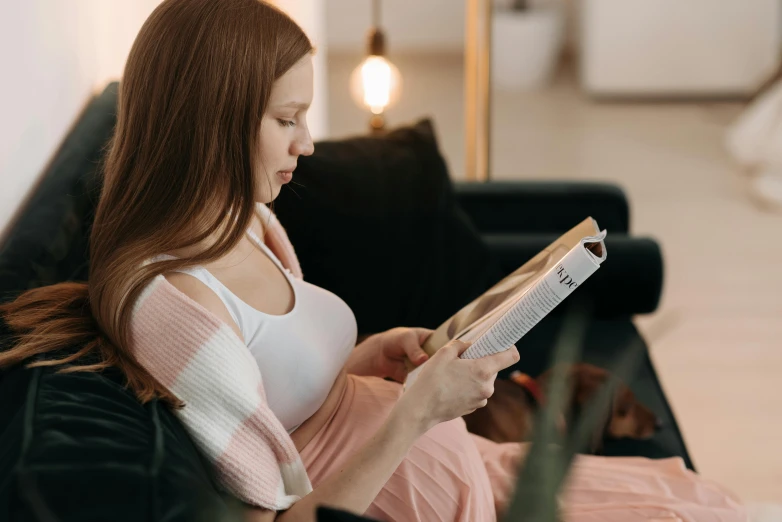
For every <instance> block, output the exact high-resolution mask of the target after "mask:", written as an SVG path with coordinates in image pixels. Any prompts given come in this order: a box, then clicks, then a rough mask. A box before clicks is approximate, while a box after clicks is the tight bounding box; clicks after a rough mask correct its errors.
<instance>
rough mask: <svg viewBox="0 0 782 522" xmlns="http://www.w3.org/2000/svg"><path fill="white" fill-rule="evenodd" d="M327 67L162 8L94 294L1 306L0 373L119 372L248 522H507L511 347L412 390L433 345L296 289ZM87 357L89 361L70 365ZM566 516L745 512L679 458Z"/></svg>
mask: <svg viewBox="0 0 782 522" xmlns="http://www.w3.org/2000/svg"><path fill="white" fill-rule="evenodd" d="M312 52H313V49H312V46H311V44H310V42H309V41H308V39H307V37H306V36H305V35H304V33H303V32H302V31H301V30H300V29H299V28H298V27H297V26H296V25H295V24H294V23H293V22H292V21H291V20H290V19H289V18H288V17H286V16H285V15H284V14H282V13H281V12H279V11H277V10H276V9H275V8H273V7H270V6H269V5H267V4H265V3H262V2H260V1H258V0H220V1H215V0H165V1H164V2H163V3H162V4H161V5H160V6H159V7H158V8H157V9H156V10H155V12H154V13H153V14H152V15H151V16H150V18H149V20H147V22H146V23H145V24H144V27H143V28H142V29H141V31H140V33H139V35H138V37H137V39H136V41H135V43H134V45H133V48H132V50H131V53H130V55H129V58H128V62H127V65H126V68H125V73H124V77H123V81H122V85H121V89H120V96H119V108H118V120H117V127H116V130H115V134H114V137H113V139H112V142H111V144H110V148H109V150H108V156H107V159H106V164H105V169H104V185H103V188H102V192H101V197H100V201H99V204H98V208H97V211H96V216H95V222H94V226H93V230H92V233H91V238H90V242H91V243H90V246H91V273H90V279H89V282H88V283H87V284H77V283H64V284H59V285H55V286H51V287H44V288H40V289H36V290H32V291H29V292H27V293H25V294H23V295H22V296H20V297H19V298H18V299H17V300H16V301H15V302H14V303H11V304H8V305H4V306H3V307H2V309H0V311H1V312H2V313H3V314H4V315H5V317H6V320H7V321H8V323H9V325H10V326H11V327H12V328H13V329H14V330H15V331H16V332H17V333H18V335H19V343H18V344H17V345H16V346H15V347H14V348H12V349H10V350H8V351H6V352H5V353H3V354H0V366H2V367H5V366H10V365H13V364H18V363H21V362H27V363H30V361H31V359H33V358H35V359H36V360H35V362H33V363H32V364H34V365H41V364H63V363H69V364H71V365H73V368H72V369H74V368H75V369H80V370H82V371H94V370H99V369H101V368H104V367H107V366H117V367H119V368H121V369H122V370H123V372H124V373H125V375H126V376H127V379H128V385H129V386H130V388H131V389H133V390H134V391H135V393H136V394H137V395H138V397H139V399H140V400H141V401H144V402H145V401H149V400H151V399H153V398H156V397H158V398H162V399H163V400H165V401H166V402H168V403H169V404H171V405H172V406H173V407H178V408H179V409H178V414H179V416H180V419H181V420H182V421H183V423H184V424H185V425H186V426H187V427H188V429H189V430H190V432H191V433H192V434H193V436H194V439H195V440H196V441H197V442H198V443H199V445H200V446H201V448H202V449H203V450H204V452H205V453H206V454H207V455H208V456H209V457H210V458H211V459H212V460H213V462H214V464H215V467H216V469H217V471H218V473H219V476H220V478H221V481H222V483H223V485H224V486H225V487H226V488H227V489H229V490H230V491H231V492H232V493H233V494H234V495H236V496H237V497H239V498H240V499H242V500H244V501H245V502H246V503H247V504H248V517H249V518H251V519H253V520H259V521H265V520H279V521H292V520H309V521H311V520H314V510H315V506H317V505H319V504H329V505H332V506H337V507H341V508H344V509H347V510H350V511H354V512H366V513H367V514H368V515H369V516H373V517H377V518H380V519H384V520H396V521H411V520H425V521H432V520H443V521H456V520H459V521H490V520H494V519H495V518H496V511H497V510H502V508H503V507H504V503H505V500H506V498H507V495H508V492H509V491H510V489H511V487H512V484H513V472H514V470H515V469H516V467H517V464H518V462H519V459H520V458H521V457H522V456H523V446H522V445H518V444H508V445H497V444H493V443H491V442H489V441H486V440H483V439H480V438H478V437H474V436H471V435H470V434H468V433H467V431H466V429H465V426H464V422H463V421H462V420H461V418H460V417H461V416H462V415H465V414H467V413H469V412H471V411H473V410H475V409H476V408H479V407H481V406H483V405H485V404H486V400H487V398H488V397H489V396H490V395H491V393H492V390H493V381H494V378H495V377H496V374H497V372H498V371H499V370H501V369H502V368H505V367H507V366H509V365H511V364H513V363H514V362H516V361H517V360H518V358H519V355H518V352H517V351H516V349H515V348H512V349H510V350H508V351H506V352H503V353H501V354H497V355H494V356H492V357H487V358H484V359H480V360H474V361H468V360H461V359H459V358H458V355H459V354H460V353H461V351H463V350H464V349H465V346H464V345H460V344H459V343H451V344H449V345H447V346H446V347H445V348H443V349H442V350H440V351H439V352H438V353H437V354H436V355H435V356H433V357H432V358H431V360H430V361H429V362H428V363H427V365H426V366H425V367H424V368H423V369H422V373H421V375H420V377H419V378H418V379H417V380H416V382H415V383H414V384H413V385H412V386H411V387H410V388H409V389H408V390H407V391H405V393H402V391H401V386H400V385H399V384H397V383H394V382H390V381H387V380H384V379H382V378H383V377H391V378H392V379H394V380H396V381H401V380H403V379H404V377H405V375H406V366H405V364H404V362H405V360H406V359H410V360H411V361H412V362H413V363H414V364H416V365H418V364H421V363H422V362H424V361H425V360H426V359H427V356H426V355H425V354H424V353H423V351H422V350H421V344H422V342H423V341H424V340H425V339H426V337H427V336H428V335H429V333H430V332H429V331H427V330H423V329H410V328H398V329H394V330H390V331H388V332H385V333H381V334H378V335H375V336H372V337H370V338H368V339H367V340H365V341H364V342H363V343H361V344H360V345H358V346H355V340H356V324H355V319H354V317H353V314H352V312H351V311H350V310H349V309H348V307H347V306H346V305H345V304H344V303H343V302H342V301H341V300H340V299H339V298H338V297H336V296H334V295H333V294H330V293H329V292H326V291H324V290H322V289H319V288H316V287H314V286H312V285H309V284H307V283H305V282H304V281H303V280H301V278H300V270H299V269H298V264H297V262H296V258H295V254H294V253H293V249H292V247H291V246H290V244H289V243H288V242H287V237H286V236H285V234H284V231H283V230H282V228H281V227H280V225H279V223H278V222H276V220H275V218H274V216H273V214H272V213H271V212H270V211H269V210H268V208H267V207H266V206H265V204H268V203H271V202H272V201H273V200H274V199H275V197H276V196H277V195H278V194H279V191H280V189H281V187H282V185H284V184H286V183H288V182H290V181H291V178H292V176H293V171H294V169H295V167H296V161H297V159H298V157H299V156H302V155H305V156H306V155H309V154H312V152H313V144H312V140H311V138H310V136H309V132H308V130H307V123H306V112H307V107H308V106H309V104H310V103H311V100H312V95H313V93H312V88H313V87H312V85H313V84H312V64H311V55H312ZM256 204H259V205H256ZM261 238H263V239H261ZM71 346H81V348H80V349H79V351H77V352H75V353H72V354H70V355H68V356H64V357H63V356H60V358H59V359H58V358H57V357H58V354H62V353H63V352H62V351H61V350H62V349H65V348H68V347H71ZM41 356H43V358H41ZM96 360H97V362H96ZM183 403H184V404H183ZM305 468H306V472H305ZM495 504H496V507H495ZM564 509H565V513H566V518H568V519H570V520H591V519H600V520H608V519H614V520H623V521H626V520H646V519H650V518H655V517H657V518H664V517H666V516H668V514H670V513H677V514H678V515H679V516H682V517H690V518H691V519H692V520H696V519H700V518H699V517H700V515H703V517H704V518H703V519H704V520H706V519H708V520H741V516H742V515H741V511H740V509H739V508H738V506H737V505H736V503H735V502H734V501H733V500H732V499H731V498H730V497H729V496H728V495H727V494H725V493H724V492H723V491H722V490H720V489H719V488H717V487H716V486H712V485H710V484H707V483H705V482H703V481H701V480H699V479H698V478H697V477H695V476H694V475H693V474H690V473H689V472H687V471H685V470H684V469H683V468H682V466H681V463H680V462H678V461H674V460H671V461H666V462H662V463H657V464H655V463H652V462H649V461H646V460H643V459H598V458H586V457H585V458H583V459H581V460H579V461H578V462H577V463H576V465H575V473H574V475H573V478H572V479H571V481H570V487H569V490H568V492H567V495H566V503H565V507H564ZM707 517H708V518H707Z"/></svg>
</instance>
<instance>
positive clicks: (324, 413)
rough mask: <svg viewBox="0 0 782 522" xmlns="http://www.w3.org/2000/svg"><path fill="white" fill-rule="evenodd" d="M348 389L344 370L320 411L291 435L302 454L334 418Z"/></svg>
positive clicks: (338, 376)
mask: <svg viewBox="0 0 782 522" xmlns="http://www.w3.org/2000/svg"><path fill="white" fill-rule="evenodd" d="M346 389H347V373H346V372H345V370H342V371H341V372H340V373H339V375H337V379H336V380H335V381H334V385H333V386H332V387H331V390H329V394H328V395H327V396H326V400H325V401H323V404H322V405H321V407H320V408H319V409H318V411H316V412H315V413H314V414H313V415H312V417H310V418H309V419H307V420H305V421H304V422H302V423H301V425H300V426H299V427H298V428H296V431H294V432H293V433H291V439H292V440H293V444H295V446H296V450H298V452H299V453H301V451H302V449H304V447H305V446H307V444H309V443H310V441H311V440H312V439H313V438H314V437H315V435H317V434H318V432H320V431H321V430H322V429H323V428H324V426H326V424H327V423H328V422H329V420H330V419H331V418H332V417H333V416H334V413H335V412H336V411H337V408H338V406H339V403H340V401H341V400H342V397H343V395H344V394H345V390H346Z"/></svg>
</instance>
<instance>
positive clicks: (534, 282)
mask: <svg viewBox="0 0 782 522" xmlns="http://www.w3.org/2000/svg"><path fill="white" fill-rule="evenodd" d="M605 237H606V232H605V230H604V231H602V232H601V231H600V229H599V228H598V226H597V222H596V221H595V220H594V219H592V218H591V217H590V218H587V219H585V220H584V221H582V222H581V223H580V224H578V225H577V226H575V227H574V228H573V229H571V230H570V231H569V232H567V233H565V234H564V235H563V236H561V237H560V238H559V239H557V240H556V241H554V242H553V243H552V244H550V245H549V246H548V247H546V248H545V249H544V250H543V251H541V252H540V253H539V254H538V255H536V256H535V257H533V258H532V259H530V260H529V261H527V262H526V263H524V264H523V265H522V266H521V267H520V268H519V269H517V270H516V271H515V272H513V273H512V274H510V275H508V276H507V277H505V278H504V279H503V280H502V281H500V282H499V283H497V284H496V285H494V286H493V287H491V288H490V289H489V290H487V291H486V292H484V293H483V295H481V296H479V297H478V298H477V299H475V300H474V301H472V302H471V303H470V304H468V305H467V306H465V307H464V308H462V309H461V310H459V312H457V313H456V314H455V315H454V316H453V317H451V318H450V319H448V320H447V321H445V322H444V323H443V324H442V325H440V327H439V328H437V330H435V331H434V332H433V333H432V335H431V336H429V338H428V339H427V340H426V342H425V343H424V346H423V349H424V351H425V352H426V353H427V354H429V355H430V356H431V355H434V353H435V352H436V351H437V350H439V349H440V348H441V347H443V346H444V345H445V344H447V343H448V342H449V341H451V340H452V339H459V340H461V341H464V342H468V343H472V345H471V346H470V347H469V348H468V349H467V350H466V351H465V352H464V353H463V354H462V358H466V359H476V358H478V357H484V356H487V355H491V354H493V353H497V352H500V351H503V350H507V349H509V348H510V347H511V346H513V345H514V344H515V343H516V342H518V340H519V339H521V338H522V337H524V335H525V334H526V333H527V332H529V331H530V330H531V329H532V327H533V326H535V325H536V324H538V322H539V321H540V320H541V319H543V318H544V317H545V316H546V315H547V314H548V313H549V312H551V310H553V309H554V307H556V306H557V305H558V304H559V303H561V302H562V300H563V299H565V298H566V297H567V296H568V295H570V294H571V292H573V291H574V290H575V289H576V288H578V287H579V286H580V285H581V284H583V283H584V281H586V279H587V278H588V277H589V276H591V275H592V274H594V273H595V271H596V270H597V269H598V268H600V264H601V263H602V262H603V261H605V259H606V248H605V244H604V242H603V240H604V239H605ZM419 369H420V368H419ZM417 374H418V369H416V370H413V371H412V372H410V374H409V375H408V377H407V381H406V384H410V383H412V381H413V380H414V379H415V378H416V376H417Z"/></svg>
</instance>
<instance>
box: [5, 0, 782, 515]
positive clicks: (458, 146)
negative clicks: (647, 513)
mask: <svg viewBox="0 0 782 522" xmlns="http://www.w3.org/2000/svg"><path fill="white" fill-rule="evenodd" d="M157 3H158V1H157V0H69V1H63V0H25V1H11V0H4V1H3V2H2V3H0V63H2V71H3V73H2V77H3V81H2V83H1V84H0V94H1V96H0V229H5V228H6V227H7V226H8V224H9V223H10V222H11V221H12V220H13V217H14V214H15V212H16V209H18V208H19V206H20V205H21V204H22V203H23V202H24V201H25V198H26V196H27V195H28V194H29V193H30V191H31V190H32V188H33V187H34V186H35V183H36V181H37V179H38V175H39V173H40V172H41V171H42V170H43V169H44V168H45V166H46V164H47V161H48V159H49V158H50V157H51V156H52V154H53V153H54V151H55V150H56V149H57V146H58V144H59V143H60V140H61V139H62V138H63V137H64V135H65V134H66V132H67V131H68V129H69V127H70V125H71V124H72V123H73V121H74V119H75V118H76V117H77V116H78V114H79V112H80V110H81V109H82V107H83V106H84V104H85V103H86V102H87V100H88V97H89V96H90V94H92V93H93V92H96V91H99V90H100V89H101V88H102V87H103V86H105V84H106V83H107V82H109V81H110V80H113V79H117V78H119V77H120V76H121V72H122V67H123V64H124V61H125V57H126V55H127V52H128V50H129V48H130V45H131V43H132V41H133V38H134V37H135V35H136V33H137V32H138V30H139V28H140V26H141V24H142V23H143V21H144V20H145V18H146V17H147V16H148V14H149V13H150V12H151V10H152V9H154V7H155V6H156V5H157ZM276 3H277V5H279V6H280V7H282V8H283V9H285V10H287V11H288V12H289V13H290V14H291V15H292V16H293V17H294V18H295V19H296V20H297V21H299V23H300V24H301V25H302V26H303V27H304V28H305V30H306V31H307V32H308V33H309V34H310V36H311V38H312V39H313V41H314V42H315V44H316V46H317V48H318V53H317V56H316V60H315V66H316V88H315V92H316V97H315V103H314V105H313V108H312V110H311V114H310V125H311V128H312V132H313V137H314V138H315V139H328V138H337V137H344V136H348V135H354V134H361V133H366V132H369V129H370V121H371V116H372V110H370V109H369V108H367V107H366V106H365V104H364V103H363V101H364V100H363V98H362V96H363V93H362V92H361V85H357V83H356V82H357V81H358V83H359V84H360V83H361V82H360V79H359V80H356V74H359V73H358V72H355V71H356V70H357V68H358V67H359V66H360V64H361V63H362V60H364V59H365V58H366V57H367V54H368V48H367V46H368V43H367V33H368V31H369V30H370V28H371V27H373V26H375V27H382V29H383V35H384V51H385V57H386V58H387V60H389V61H390V62H391V63H393V64H394V66H395V67H396V69H397V73H398V74H397V73H395V72H393V69H382V68H381V69H378V70H380V71H381V72H380V73H377V74H380V75H381V76H382V75H383V74H391V76H393V78H392V79H396V80H398V84H399V85H397V87H401V88H398V89H396V90H394V91H393V92H391V93H390V95H389V96H388V101H389V102H394V103H389V104H386V102H385V101H383V100H381V101H380V102H377V103H380V105H382V107H380V109H379V110H378V111H375V112H376V113H378V114H381V115H382V118H383V121H384V123H385V126H386V127H391V128H393V127H394V126H395V125H400V124H403V123H409V122H411V121H413V120H415V119H418V118H421V117H425V116H431V117H432V119H433V121H434V125H435V128H436V131H437V136H438V141H439V143H440V146H441V148H442V152H443V154H444V156H445V158H446V160H447V163H448V166H449V169H450V172H451V175H452V177H453V178H454V179H459V180H461V179H474V178H475V177H476V172H475V171H474V169H473V168H470V167H468V163H466V159H465V157H466V149H467V148H469V146H466V145H465V143H466V138H465V136H466V135H468V134H469V131H470V128H469V126H468V125H467V124H466V123H465V122H466V121H468V120H467V113H466V109H465V107H466V104H469V102H468V101H466V100H467V98H468V96H467V92H466V85H467V83H468V82H469V81H470V76H469V74H470V71H469V70H468V69H467V68H466V65H465V64H466V56H467V55H468V54H469V53H470V52H471V50H470V46H471V45H475V44H476V42H477V41H479V40H481V39H482V40H483V41H489V42H490V43H491V45H490V48H491V52H490V54H489V61H490V63H491V68H490V73H489V74H488V80H489V82H488V86H489V89H488V93H487V98H486V99H485V100H482V101H484V102H486V103H485V108H486V111H487V113H486V115H485V116H486V119H485V121H486V123H487V129H488V133H487V134H486V136H487V137H488V157H487V161H486V162H485V164H486V170H485V172H486V174H487V175H488V177H489V178H490V179H491V180H505V179H541V180H562V179H569V180H592V181H610V182H615V183H618V184H619V185H621V186H622V187H623V188H624V189H625V190H626V191H627V193H628V196H629V199H630V202H631V208H632V212H633V215H632V227H633V232H634V233H636V234H640V235H649V236H652V237H654V238H656V239H657V240H658V241H659V242H660V244H661V245H662V248H663V254H664V259H665V266H666V276H665V289H664V296H663V301H662V304H661V306H660V308H659V310H658V312H656V313H655V314H653V315H650V316H646V317H639V318H637V319H636V324H637V325H638V326H639V328H641V330H642V331H643V333H644V334H645V338H646V340H647V342H648V343H649V345H650V349H651V355H652V358H653V359H654V362H655V364H656V367H657V369H658V371H659V373H660V378H661V380H662V382H663V385H664V387H665V389H666V393H667V395H668V397H669V399H670V401H671V403H672V405H673V408H674V410H675V413H676V416H677V418H678V419H679V422H680V424H681V428H682V430H683V432H684V436H685V439H686V441H687V444H688V446H689V448H690V451H691V453H692V456H693V459H694V461H695V465H696V466H697V468H698V469H699V471H700V472H701V473H702V474H703V475H705V476H706V477H709V478H712V479H715V480H717V481H719V482H721V483H723V484H725V485H727V486H728V487H730V488H731V489H732V490H733V491H735V492H736V493H738V494H739V495H740V496H741V497H742V498H743V499H745V500H747V501H759V502H777V503H782V451H780V450H779V443H780V441H781V440H782V394H781V393H779V382H780V378H781V377H782V270H781V268H782V211H781V209H782V94H780V92H779V91H780V88H779V86H778V85H777V82H776V79H777V77H778V72H779V69H780V63H781V62H780V56H781V54H780V52H781V51H782V2H780V1H779V0H561V1H554V0H550V1H538V2H535V1H532V0H528V1H510V0H508V1H496V2H492V3H491V4H488V1H487V0H486V1H482V2H474V1H473V0H468V1H466V2H465V1H463V2H459V1H457V0H388V1H385V2H378V1H372V0H278V1H277V2H276ZM471 4H472V5H473V8H475V6H476V5H478V4H482V5H483V7H480V8H481V9H484V10H483V11H481V12H482V13H484V14H486V13H488V16H489V19H488V22H487V23H486V24H484V25H480V27H483V28H484V29H486V28H489V31H488V33H487V32H485V31H484V32H483V33H480V34H478V35H477V36H476V35H475V34H473V35H472V36H470V35H471V34H472V33H470V31H469V29H470V27H473V26H475V20H472V21H471V20H470V16H473V15H475V13H476V11H470V5H471ZM489 7H490V8H491V9H488V8H489ZM470 13H472V14H470ZM471 23H472V24H473V25H472V26H471ZM383 67H385V66H383ZM359 71H361V69H359ZM388 71H391V72H390V73H389V72H388ZM381 79H382V78H381ZM357 89H358V91H357ZM381 90H382V89H381ZM382 94H383V93H381V95H382ZM381 98H382V96H381ZM374 121H375V123H376V124H377V119H376V120H374ZM483 181H485V180H480V181H478V182H483ZM609 234H610V230H609Z"/></svg>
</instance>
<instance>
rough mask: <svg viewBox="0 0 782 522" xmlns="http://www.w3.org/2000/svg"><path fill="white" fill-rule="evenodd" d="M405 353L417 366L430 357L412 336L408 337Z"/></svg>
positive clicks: (404, 346)
mask: <svg viewBox="0 0 782 522" xmlns="http://www.w3.org/2000/svg"><path fill="white" fill-rule="evenodd" d="M402 347H403V348H404V350H405V354H406V355H407V358H408V359H410V361H411V362H412V363H413V364H415V365H416V366H418V365H420V364H423V363H424V362H426V360H427V359H428V358H429V356H428V355H426V352H425V351H423V350H422V349H421V346H420V345H419V344H418V343H417V342H416V340H415V339H414V338H412V337H407V340H406V341H405V343H404V345H403V346H402Z"/></svg>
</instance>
